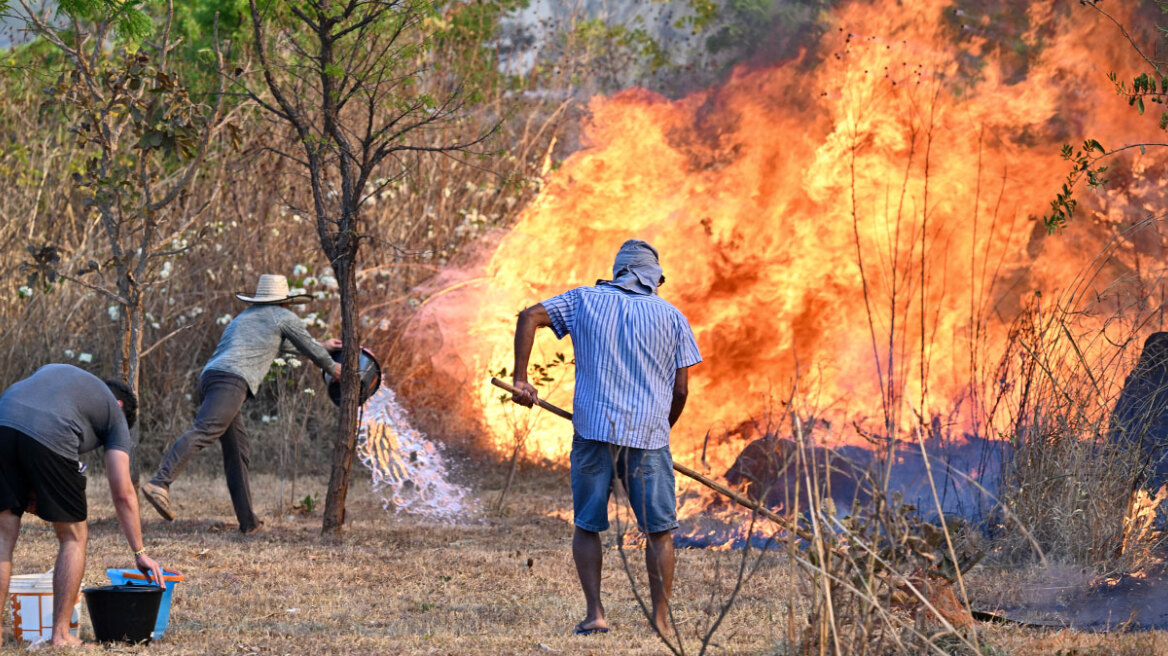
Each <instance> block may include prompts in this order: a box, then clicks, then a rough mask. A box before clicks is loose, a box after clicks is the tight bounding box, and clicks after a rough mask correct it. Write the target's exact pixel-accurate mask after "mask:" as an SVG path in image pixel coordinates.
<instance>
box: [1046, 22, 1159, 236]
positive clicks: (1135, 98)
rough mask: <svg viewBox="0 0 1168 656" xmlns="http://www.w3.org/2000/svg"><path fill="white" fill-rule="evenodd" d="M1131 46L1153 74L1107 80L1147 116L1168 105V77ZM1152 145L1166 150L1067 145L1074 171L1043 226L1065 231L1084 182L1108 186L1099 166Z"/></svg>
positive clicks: (1095, 143) (1092, 143) (1067, 156)
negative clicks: (1151, 110)
mask: <svg viewBox="0 0 1168 656" xmlns="http://www.w3.org/2000/svg"><path fill="white" fill-rule="evenodd" d="M1081 4H1083V5H1085V6H1087V7H1091V8H1094V9H1095V10H1096V11H1102V10H1100V9H1099V7H1098V6H1097V3H1096V2H1094V1H1091V0H1084V1H1083V2H1082V3H1081ZM1157 4H1158V5H1159V6H1160V9H1161V10H1162V11H1165V12H1166V13H1168V2H1166V1H1165V0H1158V1H1157ZM1112 20H1114V19H1112ZM1121 28H1122V26H1121ZM1159 30H1160V32H1161V33H1162V34H1164V35H1166V36H1168V30H1165V28H1163V27H1160V28H1159ZM1125 36H1126V32H1125ZM1128 39H1129V41H1131V37H1128ZM1131 45H1132V48H1133V49H1134V50H1135V51H1136V53H1137V54H1139V55H1140V56H1141V57H1143V59H1144V61H1145V63H1146V64H1147V65H1148V66H1149V67H1150V68H1151V70H1150V71H1146V72H1142V73H1140V74H1139V75H1137V76H1134V77H1132V79H1131V84H1128V83H1127V81H1126V80H1120V79H1119V75H1118V74H1117V73H1115V72H1111V73H1108V74H1107V79H1108V80H1110V81H1111V83H1112V84H1113V85H1114V86H1115V92H1116V93H1117V94H1119V95H1120V96H1122V97H1123V98H1124V99H1125V100H1127V104H1128V107H1132V108H1134V109H1135V110H1136V112H1137V113H1138V114H1139V115H1140V116H1143V115H1144V112H1145V111H1147V104H1148V103H1151V104H1154V105H1168V77H1165V76H1164V74H1163V73H1161V66H1162V62H1158V61H1154V60H1152V59H1149V58H1148V57H1147V56H1145V55H1144V54H1143V52H1141V51H1140V49H1139V47H1138V46H1137V45H1136V44H1135V42H1134V41H1131ZM1157 125H1158V126H1159V128H1160V130H1164V131H1168V111H1165V110H1161V111H1160V116H1159V118H1158V119H1157ZM1151 145H1154V146H1164V145H1165V144H1147V143H1137V144H1128V145H1125V146H1122V147H1120V148H1117V149H1115V150H1112V151H1107V150H1105V149H1104V148H1103V146H1101V145H1099V142H1098V141H1096V140H1095V139H1087V140H1086V141H1084V142H1083V147H1082V148H1081V149H1079V150H1074V149H1072V148H1071V146H1070V145H1069V144H1068V145H1064V146H1063V149H1062V156H1063V159H1065V160H1067V161H1069V162H1071V170H1070V172H1069V173H1067V177H1066V179H1065V180H1064V182H1063V184H1062V188H1061V189H1060V190H1059V192H1058V193H1057V194H1055V198H1054V200H1052V201H1051V202H1050V207H1051V212H1050V214H1048V215H1046V216H1044V217H1043V223H1044V224H1045V225H1046V229H1047V231H1048V232H1055V231H1057V230H1059V229H1061V228H1063V227H1065V226H1066V224H1067V222H1068V221H1070V219H1071V217H1072V216H1073V215H1074V212H1075V208H1076V206H1077V205H1078V203H1077V201H1076V200H1075V198H1074V188H1075V185H1076V183H1078V181H1079V180H1080V179H1083V178H1086V180H1087V185H1088V186H1090V187H1099V186H1102V185H1105V184H1107V179H1106V178H1104V177H1103V174H1104V173H1105V172H1106V171H1107V167H1105V166H1096V164H1097V163H1098V162H1099V161H1100V160H1102V159H1105V158H1107V157H1110V156H1112V155H1114V154H1116V153H1118V152H1120V151H1124V150H1128V149H1131V148H1139V149H1140V153H1141V154H1143V153H1146V152H1147V147H1148V146H1151ZM1092 153H1098V155H1097V156H1093V155H1092Z"/></svg>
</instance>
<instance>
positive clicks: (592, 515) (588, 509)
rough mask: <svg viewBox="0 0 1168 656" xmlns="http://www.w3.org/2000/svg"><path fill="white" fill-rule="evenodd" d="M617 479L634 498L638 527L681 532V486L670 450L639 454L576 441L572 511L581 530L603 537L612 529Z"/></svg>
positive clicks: (607, 444)
mask: <svg viewBox="0 0 1168 656" xmlns="http://www.w3.org/2000/svg"><path fill="white" fill-rule="evenodd" d="M613 478H619V479H620V481H621V482H622V483H623V484H624V489H625V492H627V493H628V496H629V503H630V504H631V505H632V506H633V514H634V515H635V516H636V517H637V526H639V527H640V528H641V530H642V531H644V532H646V533H660V532H662V531H669V530H672V529H675V528H677V496H676V494H675V484H676V480H675V479H674V476H673V456H672V455H671V454H670V453H669V446H668V445H666V446H663V447H661V448H660V449H637V448H633V447H628V446H617V445H615V444H609V443H608V442H598V441H596V440H586V439H584V438H582V437H580V436H579V435H576V436H574V437H573V438H572V507H573V510H574V511H575V524H576V526H578V527H580V528H582V529H584V530H585V531H591V532H593V533H599V532H601V531H604V530H607V529H608V499H609V497H610V496H611V495H612V486H613Z"/></svg>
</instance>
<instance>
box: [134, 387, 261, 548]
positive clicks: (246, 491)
mask: <svg viewBox="0 0 1168 656" xmlns="http://www.w3.org/2000/svg"><path fill="white" fill-rule="evenodd" d="M247 396H248V388H247V381H246V380H244V379H243V378H241V377H240V376H236V375H235V374H230V373H227V372H225V371H215V370H214V369H212V370H209V371H206V372H204V373H203V375H202V376H200V377H199V397H200V404H199V413H198V414H197V415H196V416H195V425H194V426H191V428H190V429H189V430H188V431H187V432H185V433H183V434H182V437H180V438H178V441H177V442H175V443H174V446H172V447H170V451H168V452H167V454H166V458H164V459H163V461H162V465H161V466H159V468H158V473H157V474H155V475H154V478H153V479H151V481H150V482H151V483H154V484H155V485H161V486H162V487H164V488H168V489H169V488H170V484H171V483H173V482H174V480H175V479H176V478H178V475H179V472H181V471H182V470H183V467H185V466H186V464H187V462H189V461H190V459H191V458H192V457H193V456H194V455H195V454H196V453H198V452H199V451H202V450H203V449H205V448H206V447H208V446H210V445H212V444H214V443H215V440H219V444H220V445H222V447H223V473H224V474H226V475H227V489H228V491H230V492H231V505H232V506H234V507H235V517H236V518H237V519H239V528H240V530H242V531H247V530H250V529H252V528H255V526H256V525H257V524H258V523H259V520H258V519H257V518H256V515H255V511H254V510H252V507H251V485H250V483H249V482H248V474H247V471H248V465H250V464H251V446H250V444H249V441H248V436H247V429H245V428H244V426H243V414H242V413H241V412H240V410H241V409H242V408H243V402H244V401H246V400H247Z"/></svg>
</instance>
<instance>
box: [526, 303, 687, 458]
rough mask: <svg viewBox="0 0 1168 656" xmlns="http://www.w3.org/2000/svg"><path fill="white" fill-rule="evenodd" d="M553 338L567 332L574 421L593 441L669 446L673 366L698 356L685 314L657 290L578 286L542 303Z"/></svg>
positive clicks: (641, 446)
mask: <svg viewBox="0 0 1168 656" xmlns="http://www.w3.org/2000/svg"><path fill="white" fill-rule="evenodd" d="M542 305H543V307H544V309H546V310H547V313H548V316H549V317H550V318H551V321H552V330H553V331H554V332H555V334H556V337H557V338H560V339H563V338H564V336H565V335H571V336H572V347H573V349H574V350H575V354H576V392H575V396H574V399H573V407H572V413H573V419H572V424H573V426H574V428H575V429H576V433H578V434H579V435H582V436H583V437H585V438H587V439H590V440H598V441H601V442H610V443H612V444H619V445H621V446H632V447H637V448H640V449H659V448H661V447H663V446H667V445H668V444H669V408H670V406H671V405H672V404H673V379H674V377H675V376H676V374H677V370H678V369H682V368H685V367H689V366H692V365H695V364H697V363H699V362H701V361H702V356H701V353H700V352H699V351H698V345H697V341H696V340H694V335H693V330H692V329H691V328H690V326H689V322H688V321H687V320H686V318H685V315H683V314H682V313H681V311H679V310H678V309H677V308H675V307H673V306H672V305H670V303H669V301H666V300H665V299H663V298H661V297H660V296H657V295H655V294H638V293H631V292H628V291H626V290H623V289H620V288H618V287H613V286H611V285H598V286H596V287H577V288H576V289H572V290H570V291H567V292H565V293H563V294H560V295H559V296H554V297H552V298H549V299H547V300H546V301H543V303H542Z"/></svg>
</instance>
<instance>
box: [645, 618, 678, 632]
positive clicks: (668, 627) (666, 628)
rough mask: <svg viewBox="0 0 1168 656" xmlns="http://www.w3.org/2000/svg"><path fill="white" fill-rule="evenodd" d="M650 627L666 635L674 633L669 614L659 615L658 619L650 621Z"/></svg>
mask: <svg viewBox="0 0 1168 656" xmlns="http://www.w3.org/2000/svg"><path fill="white" fill-rule="evenodd" d="M649 628H650V629H653V630H654V631H656V632H657V633H660V634H661V635H663V636H665V637H672V636H673V634H674V628H673V623H672V622H670V621H669V616H668V615H666V616H665V617H658V618H657V619H656V620H654V621H652V622H649Z"/></svg>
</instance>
